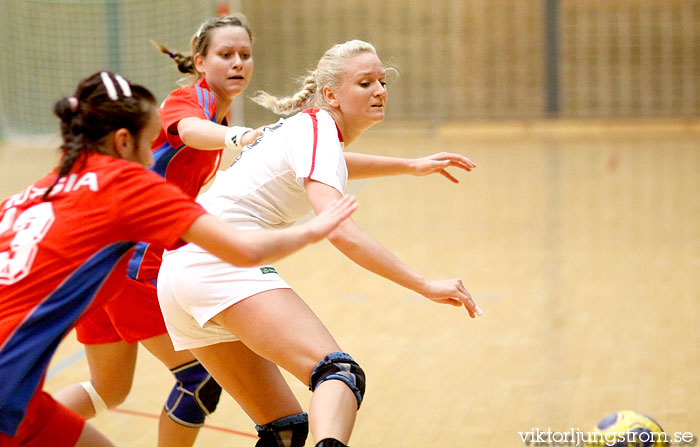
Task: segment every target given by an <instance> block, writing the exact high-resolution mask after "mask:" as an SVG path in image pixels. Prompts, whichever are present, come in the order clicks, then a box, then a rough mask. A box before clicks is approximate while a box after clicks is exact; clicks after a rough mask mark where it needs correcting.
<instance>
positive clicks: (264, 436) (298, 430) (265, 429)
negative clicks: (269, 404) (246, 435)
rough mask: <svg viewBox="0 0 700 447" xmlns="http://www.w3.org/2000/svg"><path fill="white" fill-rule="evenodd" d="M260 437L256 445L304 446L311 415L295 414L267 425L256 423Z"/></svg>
mask: <svg viewBox="0 0 700 447" xmlns="http://www.w3.org/2000/svg"><path fill="white" fill-rule="evenodd" d="M255 429H256V430H257V431H258V437H259V438H260V439H259V440H258V442H257V443H256V444H255V447H304V444H306V437H307V436H308V435H309V415H308V414H306V413H299V414H293V415H291V416H285V417H283V418H280V419H276V420H274V421H272V422H269V423H267V424H265V425H256V426H255Z"/></svg>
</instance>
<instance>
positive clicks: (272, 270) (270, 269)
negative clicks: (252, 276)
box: [260, 267, 277, 275]
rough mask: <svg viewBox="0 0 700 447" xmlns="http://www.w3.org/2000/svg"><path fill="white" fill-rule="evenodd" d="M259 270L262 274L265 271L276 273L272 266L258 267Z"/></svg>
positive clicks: (265, 272)
mask: <svg viewBox="0 0 700 447" xmlns="http://www.w3.org/2000/svg"><path fill="white" fill-rule="evenodd" d="M260 271H261V272H263V275H265V274H267V273H277V270H275V268H274V267H260Z"/></svg>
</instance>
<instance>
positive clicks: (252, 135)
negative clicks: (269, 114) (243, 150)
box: [241, 126, 265, 147]
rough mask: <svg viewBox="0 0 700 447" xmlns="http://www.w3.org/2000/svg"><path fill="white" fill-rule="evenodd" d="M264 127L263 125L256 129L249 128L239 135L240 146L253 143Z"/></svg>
mask: <svg viewBox="0 0 700 447" xmlns="http://www.w3.org/2000/svg"><path fill="white" fill-rule="evenodd" d="M264 127H265V126H260V127H258V128H257V129H253V130H249V131H248V132H246V133H244V134H243V135H241V147H243V146H248V145H249V144H253V143H255V140H257V139H258V137H259V136H261V135H262V134H263V129H264Z"/></svg>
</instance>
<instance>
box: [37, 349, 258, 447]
mask: <svg viewBox="0 0 700 447" xmlns="http://www.w3.org/2000/svg"><path fill="white" fill-rule="evenodd" d="M83 357H85V351H84V350H82V349H81V350H80V351H77V352H74V353H73V354H71V355H70V356H69V357H67V358H65V359H63V360H62V361H61V362H60V363H58V364H57V365H56V366H54V367H53V368H51V369H50V370H49V371H48V373H46V378H47V379H50V378H51V377H54V376H56V375H57V374H59V373H60V372H61V371H63V370H65V369H66V368H68V367H70V366H71V365H73V364H75V363H77V362H79V361H80V360H81V359H82V358H83ZM110 411H114V412H116V413H122V414H129V415H132V416H141V417H146V418H151V419H160V415H158V414H153V413H145V412H142V411H134V410H127V409H124V408H113V409H111V410H110ZM202 428H207V429H209V430H216V431H222V432H225V433H231V434H234V435H238V436H245V437H248V438H255V439H258V435H254V434H252V433H246V432H242V431H238V430H233V429H230V428H226V427H219V426H216V425H209V424H204V426H202Z"/></svg>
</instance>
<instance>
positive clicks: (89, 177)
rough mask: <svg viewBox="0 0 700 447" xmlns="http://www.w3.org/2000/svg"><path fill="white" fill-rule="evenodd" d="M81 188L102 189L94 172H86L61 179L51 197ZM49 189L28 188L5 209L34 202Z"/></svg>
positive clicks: (6, 204) (11, 200) (6, 203)
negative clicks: (28, 201)
mask: <svg viewBox="0 0 700 447" xmlns="http://www.w3.org/2000/svg"><path fill="white" fill-rule="evenodd" d="M80 188H88V189H89V190H90V191H98V190H99V189H100V187H99V184H98V182H97V174H96V173H94V172H86V173H84V174H81V175H78V174H71V175H69V176H67V177H61V178H60V179H59V180H58V182H57V183H56V185H55V186H54V187H53V189H52V190H51V192H50V193H49V197H52V196H55V195H56V194H59V193H61V192H75V191H78V190H79V189H80ZM47 189H48V188H38V187H36V186H34V185H29V186H27V187H26V188H25V189H24V191H22V192H21V193H19V194H15V195H13V196H10V198H9V199H7V201H6V202H5V206H4V207H3V208H4V209H8V208H11V207H13V206H18V205H21V204H23V203H24V202H26V201H27V200H33V199H36V198H37V197H41V196H43V195H44V193H46V190H47Z"/></svg>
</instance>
